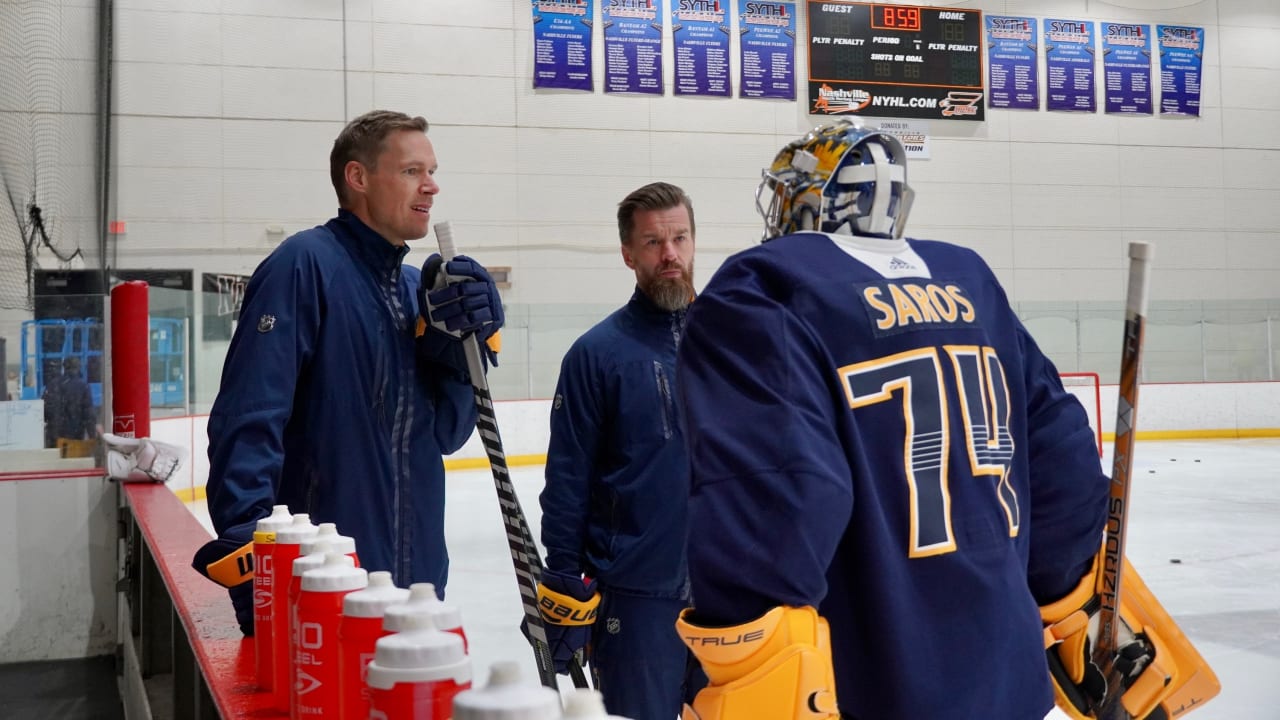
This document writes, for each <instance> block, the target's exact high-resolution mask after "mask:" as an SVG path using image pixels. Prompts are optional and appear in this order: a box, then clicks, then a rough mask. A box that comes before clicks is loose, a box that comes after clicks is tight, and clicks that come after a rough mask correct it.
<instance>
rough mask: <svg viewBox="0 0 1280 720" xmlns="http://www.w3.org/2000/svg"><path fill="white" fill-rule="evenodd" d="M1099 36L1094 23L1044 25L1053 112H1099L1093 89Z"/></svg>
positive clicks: (1045, 51) (1047, 23) (1050, 104)
mask: <svg viewBox="0 0 1280 720" xmlns="http://www.w3.org/2000/svg"><path fill="white" fill-rule="evenodd" d="M1095 32H1096V30H1095V26H1094V23H1093V21H1092V20H1045V21H1044V64H1045V71H1046V76H1047V83H1046V84H1047V85H1048V90H1046V92H1045V94H1046V95H1047V96H1048V109H1049V110H1065V111H1073V112H1097V110H1098V101H1097V99H1096V93H1095V92H1094V87H1093V77H1094V70H1093V67H1094V62H1093V61H1094V52H1095V50H1094V47H1093V36H1094V33H1095Z"/></svg>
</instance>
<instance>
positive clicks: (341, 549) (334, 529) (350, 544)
mask: <svg viewBox="0 0 1280 720" xmlns="http://www.w3.org/2000/svg"><path fill="white" fill-rule="evenodd" d="M316 528H317V529H316V539H317V540H328V541H329V552H336V553H339V554H342V555H350V556H351V559H352V560H353V561H355V564H356V567H360V557H359V556H358V555H356V540H355V538H353V537H348V536H346V535H339V534H338V526H337V525H334V524H333V523H320V524H319V525H317V526H316ZM360 720H364V718H361V719H360Z"/></svg>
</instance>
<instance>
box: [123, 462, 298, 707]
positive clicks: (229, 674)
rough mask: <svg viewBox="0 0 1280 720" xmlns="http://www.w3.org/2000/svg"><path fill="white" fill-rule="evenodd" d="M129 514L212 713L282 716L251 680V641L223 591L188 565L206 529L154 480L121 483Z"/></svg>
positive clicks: (267, 695)
mask: <svg viewBox="0 0 1280 720" xmlns="http://www.w3.org/2000/svg"><path fill="white" fill-rule="evenodd" d="M124 492H125V495H126V496H127V497H128V499H129V505H130V507H132V508H133V516H134V518H135V519H136V521H137V523H138V528H139V529H140V530H141V532H142V534H143V537H145V538H146V541H147V546H148V547H150V548H151V554H152V556H153V557H154V558H155V561H156V566H157V567H158V568H159V569H160V575H161V576H162V577H163V578H164V584H165V587H167V588H168V589H169V596H170V597H171V598H173V607H174V610H176V611H177V614H178V617H179V618H180V619H181V620H182V625H183V627H185V628H186V631H187V637H188V638H190V639H191V649H192V651H193V652H194V654H195V658H196V662H197V663H199V664H200V669H201V671H202V672H203V673H204V677H205V682H206V683H207V684H208V686H209V692H210V694H212V696H213V703H214V705H215V706H216V707H217V709H218V714H219V715H221V716H222V717H223V718H227V719H230V718H288V713H280V712H277V711H276V709H275V707H274V704H273V702H272V697H271V694H270V693H266V692H259V691H258V690H257V686H256V683H255V681H254V670H253V641H252V640H251V639H250V638H246V637H244V636H242V635H241V634H240V627H239V625H237V624H236V619H235V613H234V612H233V611H232V609H231V600H230V599H229V598H228V597H227V591H226V590H224V589H223V588H221V587H219V586H218V585H215V584H214V583H212V582H210V581H209V580H208V579H206V578H205V577H203V576H202V575H200V574H199V573H197V572H196V571H195V570H194V569H192V567H191V558H192V556H193V555H195V552H196V549H198V548H199V547H200V546H201V545H203V544H205V543H206V542H208V541H209V532H208V531H207V530H205V529H204V526H203V525H201V524H200V521H199V520H196V518H195V516H194V515H192V514H191V512H190V511H188V510H187V508H186V507H185V506H184V505H183V504H182V501H181V500H179V499H178V498H177V496H175V495H174V494H173V492H172V491H171V490H169V489H168V488H166V487H165V486H164V485H160V484H154V485H153V484H149V483H148V484H127V485H125V486H124Z"/></svg>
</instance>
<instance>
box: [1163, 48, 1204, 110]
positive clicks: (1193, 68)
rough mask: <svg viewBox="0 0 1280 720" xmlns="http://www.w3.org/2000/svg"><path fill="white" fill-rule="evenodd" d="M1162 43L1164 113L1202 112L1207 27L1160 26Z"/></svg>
mask: <svg viewBox="0 0 1280 720" xmlns="http://www.w3.org/2000/svg"><path fill="white" fill-rule="evenodd" d="M1156 41H1157V42H1158V43H1159V44H1160V114H1161V115H1193V116H1197V117H1198V116H1199V115H1200V64H1201V61H1202V60H1203V58H1204V28H1199V27H1185V26H1182V25H1157V26H1156Z"/></svg>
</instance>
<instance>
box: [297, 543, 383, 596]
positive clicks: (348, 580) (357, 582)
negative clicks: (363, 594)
mask: <svg viewBox="0 0 1280 720" xmlns="http://www.w3.org/2000/svg"><path fill="white" fill-rule="evenodd" d="M295 562H296V561H295ZM368 584H369V573H368V571H366V570H365V569H364V568H358V567H356V564H355V561H354V560H352V559H351V556H350V555H343V554H341V553H335V552H331V553H329V554H328V555H325V556H324V565H321V566H320V567H318V568H316V569H315V570H308V571H306V572H304V573H302V591H303V592H350V591H352V590H360V589H362V588H364V587H365V586H366V585H368Z"/></svg>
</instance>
